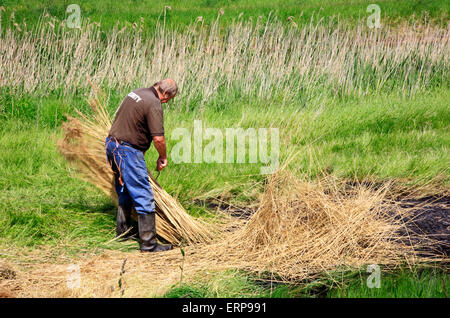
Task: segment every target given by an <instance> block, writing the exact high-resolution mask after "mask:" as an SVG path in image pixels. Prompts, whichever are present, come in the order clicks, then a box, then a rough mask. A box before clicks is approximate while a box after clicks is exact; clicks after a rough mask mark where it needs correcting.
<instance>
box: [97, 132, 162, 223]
mask: <svg viewBox="0 0 450 318" xmlns="http://www.w3.org/2000/svg"><path fill="white" fill-rule="evenodd" d="M105 151H106V157H107V159H108V162H109V164H110V165H111V168H112V170H113V171H114V185H115V188H116V192H117V196H118V197H119V205H129V204H131V203H133V204H134V208H135V209H136V212H137V213H138V214H149V213H154V212H155V199H154V196H153V191H152V188H151V186H150V182H149V180H148V172H147V167H146V165H145V160H144V153H143V152H142V151H140V150H137V149H135V148H133V147H131V145H130V144H127V143H125V144H120V143H119V142H118V141H117V140H116V139H115V138H114V137H107V138H106V141H105Z"/></svg>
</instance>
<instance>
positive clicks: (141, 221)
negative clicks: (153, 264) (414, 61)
mask: <svg viewBox="0 0 450 318" xmlns="http://www.w3.org/2000/svg"><path fill="white" fill-rule="evenodd" d="M155 219H156V213H149V214H138V226H139V237H140V239H141V252H163V251H168V250H171V249H172V245H170V244H169V245H162V244H159V243H158V241H157V240H156V223H155Z"/></svg>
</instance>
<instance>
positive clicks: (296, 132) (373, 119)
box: [0, 0, 450, 297]
mask: <svg viewBox="0 0 450 318" xmlns="http://www.w3.org/2000/svg"><path fill="white" fill-rule="evenodd" d="M281 2H282V6H281V5H280V3H281ZM70 3H72V2H71V1H60V0H58V1H39V2H32V3H31V2H29V1H8V0H5V1H1V0H0V7H3V8H4V11H3V12H1V13H2V20H1V25H2V33H0V41H3V40H4V38H3V37H4V34H5V33H4V29H5V28H8V25H9V24H11V19H10V16H11V13H12V12H13V11H14V12H15V13H14V14H15V20H16V21H17V22H19V23H22V22H23V20H24V19H26V23H27V24H28V26H33V25H37V23H38V21H39V18H40V16H41V15H42V14H43V12H44V9H45V10H46V11H47V12H48V13H50V14H51V15H52V16H56V17H57V18H59V19H64V18H66V17H67V15H68V14H67V13H66V12H65V8H66V7H67V5H68V4H70ZM368 3H370V2H368V1H362V0H361V1H350V2H349V1H339V2H338V3H336V1H331V0H330V1H328V0H326V1H316V0H313V1H275V2H273V1H272V2H271V1H266V0H254V1H250V0H245V1H244V0H238V1H213V0H195V1H190V2H186V1H167V2H157V1H130V0H126V1H121V2H119V3H117V4H115V5H114V6H112V5H110V4H109V2H107V1H103V0H102V1H84V2H82V3H81V4H80V7H81V10H82V11H81V12H82V18H83V19H87V18H89V19H90V21H91V22H93V21H98V22H100V23H101V30H102V32H103V33H102V34H103V35H102V36H105V34H108V32H111V29H112V27H113V26H114V25H115V24H116V23H119V24H120V25H121V26H126V25H127V24H128V25H130V26H131V24H132V23H133V22H136V21H139V19H140V17H143V18H144V21H145V22H144V23H145V30H146V32H148V33H146V34H147V35H146V36H151V35H152V34H153V33H152V32H153V31H152V30H153V29H154V27H155V26H156V23H157V20H158V19H160V20H161V19H163V18H164V13H163V11H164V6H166V5H167V6H170V7H171V9H170V10H168V9H167V10H166V17H165V19H166V22H165V23H166V26H167V28H177V29H179V30H180V31H179V32H183V30H184V29H185V28H186V27H187V26H188V25H189V24H190V23H193V22H195V19H196V18H197V17H198V16H203V19H204V21H206V22H205V23H209V21H213V20H214V19H215V18H216V17H217V12H218V10H219V9H220V8H223V9H224V14H223V16H222V17H221V23H222V24H221V26H222V27H223V28H224V29H226V28H227V26H229V25H230V23H231V22H232V21H233V20H235V19H237V17H238V16H239V14H240V13H241V12H243V18H244V19H248V18H249V17H250V16H252V17H253V19H256V18H257V16H259V15H262V16H263V17H264V18H267V16H268V14H269V12H272V13H271V14H274V15H276V16H277V17H278V18H279V19H280V20H281V21H283V23H286V19H287V18H288V17H289V16H293V17H294V21H295V22H296V23H297V24H298V25H307V24H308V23H309V22H310V20H311V16H312V15H313V13H314V15H316V14H319V15H320V16H323V17H325V19H327V18H329V17H331V16H336V15H339V16H340V17H342V18H343V19H344V20H346V21H349V22H350V23H356V22H355V21H356V20H357V19H358V18H359V17H363V18H364V17H365V16H367V13H366V7H367V5H368ZM377 3H378V4H379V5H380V7H381V8H382V18H383V19H384V20H382V21H384V22H385V23H389V24H392V25H396V24H397V23H399V22H401V21H410V19H411V17H412V16H413V15H414V16H415V17H416V18H419V19H422V20H423V19H426V18H427V19H429V20H430V21H432V22H431V23H432V25H436V26H439V25H445V24H444V23H447V20H448V11H449V4H448V2H446V1H379V2H377ZM302 12H303V15H301V16H300V14H301V13H302ZM447 32H448V29H447ZM447 44H448V43H447ZM447 52H448V47H447ZM51 54H52V53H49V54H48V55H45V54H44V55H43V56H44V58H45V56H47V57H48V58H49V59H50V58H51ZM355 54H356V53H355ZM413 59H414V58H413V57H408V58H407V59H405V60H404V61H403V62H401V63H399V64H398V65H399V66H398V69H400V71H399V72H398V73H397V75H396V76H393V77H392V78H390V79H388V80H387V82H389V81H391V82H389V83H390V84H389V86H388V88H387V89H385V90H376V89H375V88H374V87H375V82H376V81H377V79H378V78H377V76H378V73H376V71H375V70H374V69H370V68H367V69H365V70H366V72H367V73H366V75H363V76H361V77H356V76H355V78H357V79H358V81H360V82H359V83H361V82H364V81H367V82H368V83H369V84H368V86H370V89H369V91H368V92H367V93H365V94H358V93H355V92H356V91H357V89H356V88H355V89H354V91H352V92H351V93H348V94H347V93H345V89H342V91H339V89H340V88H341V87H339V85H338V84H335V86H333V85H329V86H326V85H323V86H320V87H319V88H315V87H313V85H311V86H310V87H307V86H305V87H304V88H303V89H304V92H303V93H299V94H298V95H292V96H291V97H290V98H288V99H285V98H283V97H282V95H283V92H284V90H283V89H286V88H289V87H290V86H289V85H290V84H285V83H284V84H282V85H285V86H281V87H278V88H277V87H275V86H274V88H273V89H274V93H273V94H272V95H271V96H270V98H267V97H264V96H262V97H261V96H259V95H258V94H256V93H255V94H253V93H251V92H250V93H248V92H246V91H245V90H244V89H242V88H241V86H240V85H243V83H244V82H243V79H242V78H238V79H237V80H236V81H235V82H233V85H234V86H233V85H231V86H227V85H226V84H225V82H223V83H222V84H221V85H220V86H219V87H218V88H217V91H216V93H215V95H211V96H212V97H210V98H209V99H206V101H205V100H203V101H202V103H197V101H198V100H197V99H196V98H194V97H192V98H191V95H189V98H190V99H189V101H183V94H182V95H181V96H180V97H178V99H179V100H178V99H177V98H176V99H175V100H174V101H173V102H171V103H169V105H167V108H166V109H165V127H166V132H167V136H166V138H167V141H168V149H169V153H170V149H171V148H172V147H173V146H174V145H175V143H176V140H174V138H172V135H171V131H173V130H174V129H175V128H177V127H183V128H188V129H189V130H190V131H191V130H192V129H193V121H194V120H195V119H201V120H202V121H203V124H204V125H205V126H206V127H214V128H220V129H225V128H227V127H242V128H244V129H245V128H251V127H271V126H275V127H280V143H281V147H282V151H281V153H280V160H281V162H282V161H283V160H284V159H286V158H288V157H289V155H290V154H292V153H294V152H295V153H298V154H297V157H296V158H295V160H293V161H292V162H291V163H290V169H291V170H292V171H293V172H294V173H297V174H298V175H300V176H305V175H307V176H308V177H314V176H316V175H320V174H321V173H323V171H326V172H328V173H330V174H333V175H336V176H338V177H339V178H342V179H346V178H348V179H353V178H355V177H356V178H357V179H359V180H362V179H364V178H368V177H369V178H375V179H377V180H383V181H385V180H395V181H396V182H398V183H400V184H402V185H405V186H410V185H423V184H428V185H430V184H431V185H432V187H433V188H435V189H438V190H440V191H441V190H442V191H446V190H448V185H449V174H448V166H449V162H450V152H449V146H450V133H449V132H450V131H449V123H450V121H449V118H450V108H449V103H448V101H449V100H450V90H449V86H448V85H449V81H448V74H449V73H448V71H449V69H448V66H449V64H448V55H447V60H445V58H444V59H443V60H442V61H438V62H436V65H435V66H433V67H435V68H434V71H435V72H431V73H430V74H429V77H427V78H426V81H425V80H424V82H423V83H422V82H420V81H421V76H422V75H421V74H422V73H421V70H422V69H423V67H424V66H422V65H426V60H425V62H424V61H422V60H420V59H419V60H420V61H419V62H417V64H413V63H412V62H411V61H412V60H413ZM41 62H42V63H45V61H41ZM356 63H357V62H355V65H356ZM358 63H359V62H358ZM408 63H410V64H408ZM421 63H423V64H421ZM358 65H359V64H358ZM361 65H362V63H361ZM405 65H406V66H405ZM356 67H357V66H355V68H356ZM402 67H404V69H402ZM363 68H364V65H362V66H361V69H363ZM52 71H54V72H55V73H56V72H58V70H49V74H51V72H52ZM402 71H404V73H402ZM410 73H414V74H418V75H417V76H416V77H414V76H412V77H411V78H408V80H404V78H406V77H407V75H406V74H410ZM236 76H237V75H236ZM295 76H297V75H295ZM295 76H294V77H293V78H294V80H295V81H298V85H302V83H306V82H302V81H305V80H304V79H302V78H301V77H300V76H299V77H295ZM427 76H428V75H427ZM12 77H16V78H18V79H20V78H21V75H20V74H13V75H12ZM325 78H326V75H323V76H322V77H321V79H320V80H321V81H322V80H323V81H325ZM139 80H140V79H139ZM156 80H157V79H154V78H151V79H149V81H151V83H148V84H152V83H153V82H154V81H156ZM18 81H19V82H20V81H21V80H18ZM49 81H50V80H49ZM195 81H196V79H195V76H193V77H187V80H186V83H187V84H185V85H186V86H187V87H196V86H195V85H199V84H197V83H196V82H195ZM412 81H414V82H413V83H412ZM415 81H417V83H419V84H418V86H420V85H422V86H421V89H418V90H417V91H415V90H412V89H411V90H410V91H408V93H405V91H406V90H407V89H405V87H406V86H408V85H411V87H413V86H414V85H415V83H416V82H415ZM372 82H373V83H372ZM296 83H297V82H296ZM317 83H319V84H318V85H321V84H320V83H321V82H317ZM336 83H338V82H336ZM411 83H412V84H411ZM138 84H142V83H141V82H139V83H138ZM194 84H195V85H194ZM372 84H373V86H371V85H372ZM68 85H70V83H69V84H68ZM132 85H133V84H129V83H127V84H126V85H125V84H124V85H123V86H120V85H116V86H114V87H111V86H109V85H108V83H107V81H106V82H102V84H101V88H102V89H103V90H104V91H105V92H106V93H107V94H108V99H109V112H110V113H111V114H113V113H114V111H115V109H116V107H117V106H118V105H119V104H120V102H121V100H122V99H123V98H124V96H125V95H126V94H127V93H128V91H129V89H130V88H131V87H133V86H132ZM136 85H137V84H136ZM189 85H190V86H189ZM274 85H275V84H274ZM357 85H358V83H356V84H355V87H357ZM333 87H339V88H338V89H337V90H338V91H339V92H338V93H336V91H334V90H333ZM359 87H361V86H359ZM277 89H278V91H277ZM88 94H89V91H88V90H86V88H85V87H80V88H74V89H72V88H71V90H70V93H65V92H64V87H62V88H58V89H55V90H51V89H49V90H48V91H47V92H46V91H45V90H43V89H36V90H29V91H27V89H26V83H25V82H23V81H22V82H20V84H18V85H14V83H9V82H5V81H2V77H1V76H0V144H1V145H3V151H2V152H1V153H0V189H1V190H2V191H1V193H0V258H5V259H8V260H14V259H15V257H16V256H19V255H21V254H20V253H21V252H22V251H33V250H39V249H44V248H48V249H50V250H52V252H53V253H54V254H55V255H67V257H73V258H76V257H78V256H79V255H84V254H86V253H94V254H98V253H101V252H102V251H103V250H105V249H110V250H121V251H133V250H135V249H136V248H137V247H138V245H137V243H134V242H132V243H130V242H125V243H124V242H117V241H113V238H114V235H115V228H114V226H115V214H114V213H115V208H114V204H113V202H112V201H111V199H110V198H109V197H107V196H106V195H104V194H103V193H102V192H100V190H98V189H96V188H95V187H94V186H92V185H91V184H88V183H86V182H84V181H82V180H80V179H79V178H78V177H79V176H78V175H77V171H76V170H75V169H74V168H73V167H71V166H70V165H69V164H68V163H67V162H66V161H65V160H64V158H63V157H62V156H61V155H60V154H59V153H58V150H57V147H56V144H55V142H56V140H57V139H58V138H62V136H63V132H62V129H61V124H62V123H63V122H64V121H65V119H66V117H65V115H66V114H70V115H73V114H75V109H79V110H81V111H84V112H89V108H88V104H87V103H86V98H87V97H88ZM186 95H188V93H186ZM201 98H202V97H201V96H200V97H198V99H201ZM197 104H198V105H200V104H201V107H200V106H198V105H197ZM156 158H157V153H156V151H155V150H154V148H152V149H151V150H149V151H148V152H147V154H146V161H147V164H148V166H149V168H150V170H154V167H153V166H154V165H155V164H154V163H155V161H156ZM105 164H106V162H105ZM260 167H261V164H249V163H244V164H217V163H201V164H173V163H171V162H170V155H169V167H168V168H167V169H166V170H164V171H163V172H162V173H161V175H160V177H159V179H158V181H159V182H160V183H161V185H162V186H163V187H164V188H165V189H166V190H167V191H168V192H169V193H170V194H172V195H175V196H177V197H178V199H179V200H180V202H181V203H182V204H183V206H184V207H185V208H186V209H187V210H188V212H189V213H190V214H192V215H196V216H197V215H204V214H205V212H206V211H207V206H206V201H207V200H208V199H212V198H217V197H225V198H227V200H229V201H231V202H233V203H234V204H237V205H241V206H245V205H246V204H249V203H251V202H254V200H256V198H257V197H258V195H259V194H260V193H261V190H262V182H263V181H264V180H265V176H264V175H260V174H259V171H260ZM255 185H256V186H255ZM205 200H206V201H205ZM3 251H4V252H3ZM16 253H17V254H16ZM11 255H13V256H11ZM21 257H22V258H23V257H24V256H20V257H18V258H21ZM382 275H383V276H382V287H381V288H380V289H376V288H375V289H369V288H367V286H366V284H365V280H366V278H367V276H368V274H367V273H366V272H365V269H361V271H360V272H352V273H346V274H345V275H343V276H342V277H340V278H336V282H333V281H332V280H330V279H329V277H324V278H323V279H322V280H319V281H318V282H309V283H298V284H293V285H283V284H276V285H274V286H270V284H269V285H268V284H267V283H264V282H259V281H257V280H256V278H255V277H254V276H253V275H252V274H250V273H245V272H239V271H231V272H230V271H229V272H225V273H218V274H217V275H215V276H214V277H213V278H211V279H210V280H207V281H205V280H204V279H202V278H199V279H198V280H197V281H194V282H189V283H184V284H182V285H181V286H180V285H176V286H173V288H171V289H170V290H169V291H168V292H167V293H166V294H165V296H166V297H181V296H183V297H447V289H446V288H448V287H446V286H449V276H448V273H446V272H445V271H442V270H439V269H437V268H432V269H429V268H428V269H420V268H414V269H397V270H394V271H386V272H384V271H383V274H382Z"/></svg>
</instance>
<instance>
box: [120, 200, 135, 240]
mask: <svg viewBox="0 0 450 318" xmlns="http://www.w3.org/2000/svg"><path fill="white" fill-rule="evenodd" d="M131 209H132V205H131V204H129V205H119V207H118V209H117V222H116V237H117V236H121V238H123V239H126V238H135V237H136V236H137V229H136V228H135V227H133V228H132V224H131ZM127 231H128V232H127ZM124 233H126V234H124Z"/></svg>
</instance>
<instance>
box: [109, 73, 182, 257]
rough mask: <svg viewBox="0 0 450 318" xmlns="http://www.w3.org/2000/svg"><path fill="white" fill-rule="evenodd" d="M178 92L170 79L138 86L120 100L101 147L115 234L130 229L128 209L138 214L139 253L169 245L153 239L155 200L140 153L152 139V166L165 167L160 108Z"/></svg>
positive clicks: (164, 249) (165, 158) (166, 247)
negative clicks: (112, 193) (114, 203)
mask: <svg viewBox="0 0 450 318" xmlns="http://www.w3.org/2000/svg"><path fill="white" fill-rule="evenodd" d="M177 92H178V88H177V84H176V83H175V81H174V80H172V79H164V80H161V81H159V82H157V83H155V84H154V85H153V86H152V87H149V88H139V89H136V90H134V91H132V92H131V93H129V94H128V96H127V97H126V98H125V99H124V101H123V102H122V104H121V105H120V107H119V109H118V110H117V113H116V116H115V119H114V122H113V124H112V127H111V130H110V131H109V135H108V137H107V138H106V141H105V150H106V155H107V158H108V161H109V163H110V165H111V168H112V169H113V171H114V182H115V188H116V192H117V196H118V197H119V208H118V211H117V223H116V233H117V235H122V234H124V233H125V232H126V231H128V230H129V228H130V221H131V209H132V206H133V204H134V208H135V209H136V212H137V214H138V231H139V237H140V241H141V244H140V245H141V251H142V252H159V251H166V250H169V249H171V248H172V246H171V245H162V244H159V243H158V242H157V240H156V226H155V214H156V213H155V200H154V197H153V192H152V189H151V187H150V182H149V180H148V173H147V167H146V165H145V160H144V154H145V151H147V149H148V148H150V144H151V142H152V141H153V144H154V145H155V148H156V150H157V151H158V153H159V158H158V160H157V161H156V168H157V170H158V171H161V170H162V169H164V168H165V167H166V166H167V155H166V141H165V139H164V125H163V109H162V105H161V103H167V102H168V101H169V100H170V99H172V98H173V97H175V95H176V94H177Z"/></svg>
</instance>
